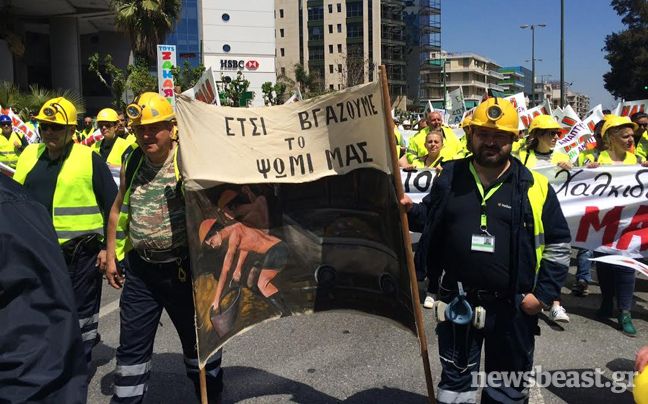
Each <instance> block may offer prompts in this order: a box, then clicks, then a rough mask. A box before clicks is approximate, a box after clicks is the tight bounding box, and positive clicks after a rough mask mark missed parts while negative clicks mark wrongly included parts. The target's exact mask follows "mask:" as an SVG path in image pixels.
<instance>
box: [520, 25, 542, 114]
mask: <svg viewBox="0 0 648 404" xmlns="http://www.w3.org/2000/svg"><path fill="white" fill-rule="evenodd" d="M546 26H547V24H525V25H520V28H522V29H526V28H529V29H531V105H530V106H532V107H534V106H535V61H536V59H535V30H536V28H537V27H538V28H544V27H546Z"/></svg>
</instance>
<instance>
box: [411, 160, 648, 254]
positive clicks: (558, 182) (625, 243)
mask: <svg viewBox="0 0 648 404" xmlns="http://www.w3.org/2000/svg"><path fill="white" fill-rule="evenodd" d="M536 171H538V172H540V173H541V174H543V175H545V176H546V177H547V178H548V179H549V183H550V185H551V186H552V187H553V189H554V191H555V192H556V196H557V197H558V201H559V202H560V207H561V208H562V211H563V214H564V215H565V219H567V224H568V225H569V230H570V232H571V236H572V246H574V247H580V248H584V249H588V250H597V251H601V252H606V253H610V254H618V255H625V256H630V257H636V258H638V257H642V256H643V257H648V168H645V167H641V166H639V165H635V166H627V165H626V166H605V167H599V168H593V169H584V168H574V169H572V170H570V171H567V170H563V169H561V168H558V167H543V168H541V169H538V170H536ZM435 176H436V172H435V170H419V171H414V172H408V171H401V178H402V181H403V186H404V189H405V192H406V193H407V194H408V195H409V196H410V197H411V198H412V200H413V201H414V202H420V201H421V200H422V199H423V198H424V197H425V196H426V195H427V194H428V193H429V192H430V189H431V187H432V182H433V180H434V177H435Z"/></svg>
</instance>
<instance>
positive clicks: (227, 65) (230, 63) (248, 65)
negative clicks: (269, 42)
mask: <svg viewBox="0 0 648 404" xmlns="http://www.w3.org/2000/svg"><path fill="white" fill-rule="evenodd" d="M258 68H259V62H257V61H256V60H253V59H250V60H247V61H246V60H244V59H221V61H220V69H221V70H250V71H254V70H257V69H258Z"/></svg>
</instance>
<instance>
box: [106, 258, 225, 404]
mask: <svg viewBox="0 0 648 404" xmlns="http://www.w3.org/2000/svg"><path fill="white" fill-rule="evenodd" d="M127 262H128V265H127V268H128V270H127V272H126V281H125V283H124V289H123V291H122V295H121V301H120V304H119V307H120V310H121V313H120V319H121V326H120V335H119V348H117V367H116V370H115V389H114V394H113V398H112V402H113V403H141V402H142V401H143V399H144V394H145V393H146V390H147V386H148V379H149V375H150V370H151V356H152V355H153V342H154V340H155V334H156V332H157V327H158V324H159V321H160V316H161V315H162V309H164V310H166V311H167V313H168V314H169V317H170V318H171V321H172V322H173V325H174V326H175V329H176V331H177V332H178V336H179V337H180V342H181V344H182V352H183V355H184V364H185V369H186V372H187V376H188V377H189V378H190V379H191V381H192V382H193V383H194V387H195V390H196V394H198V395H199V392H200V389H199V378H198V371H199V368H198V354H197V351H196V331H195V328H194V317H195V314H194V303H193V291H192V285H191V277H190V272H189V260H188V259H183V260H179V262H176V261H174V262H170V263H165V264H152V263H148V262H146V261H144V260H142V258H141V257H140V256H139V255H138V254H137V253H136V252H134V251H131V252H129V253H128V256H127ZM183 274H185V275H186V277H183V276H182V275H183ZM220 363H221V354H220V352H219V353H218V354H217V355H214V356H213V357H212V358H211V359H210V360H209V361H208V363H207V364H206V366H205V370H206V375H207V396H208V397H209V399H210V401H212V400H215V399H217V398H218V397H219V396H220V394H221V392H222V389H223V374H222V371H221V367H220Z"/></svg>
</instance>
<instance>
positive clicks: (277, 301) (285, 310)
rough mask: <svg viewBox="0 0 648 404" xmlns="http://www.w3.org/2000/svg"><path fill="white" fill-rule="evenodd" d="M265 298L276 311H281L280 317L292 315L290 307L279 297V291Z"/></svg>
mask: <svg viewBox="0 0 648 404" xmlns="http://www.w3.org/2000/svg"><path fill="white" fill-rule="evenodd" d="M266 299H267V300H268V302H270V304H271V305H272V306H273V307H274V308H275V309H277V311H279V312H280V313H281V317H282V318H283V317H288V316H291V315H292V312H291V311H290V308H289V307H288V305H287V304H286V302H285V301H284V299H283V297H281V293H275V294H274V295H272V296H268V297H267V298H266Z"/></svg>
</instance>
